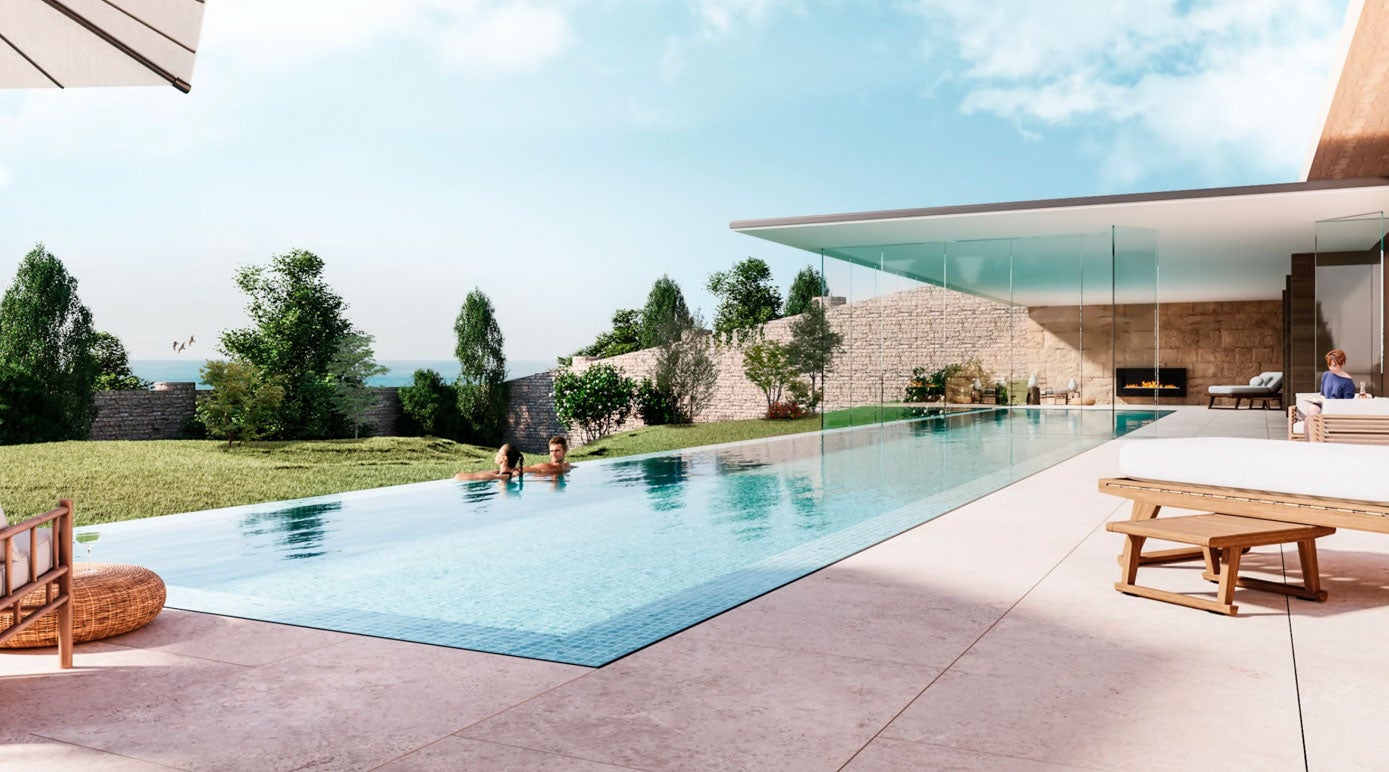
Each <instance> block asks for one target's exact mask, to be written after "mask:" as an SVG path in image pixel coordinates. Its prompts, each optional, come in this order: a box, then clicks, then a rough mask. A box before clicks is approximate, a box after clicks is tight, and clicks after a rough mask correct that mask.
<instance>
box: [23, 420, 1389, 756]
mask: <svg viewBox="0 0 1389 772" xmlns="http://www.w3.org/2000/svg"><path fill="white" fill-rule="evenodd" d="M1283 420H1284V417H1283V415H1282V414H1281V413H1279V412H1277V411H1268V412H1263V411H1239V412H1235V411H1207V410H1204V409H1200V408H1183V409H1180V410H1179V411H1178V413H1177V414H1175V415H1173V416H1170V417H1168V418H1165V419H1163V420H1162V421H1160V422H1158V423H1157V424H1155V425H1153V426H1151V427H1148V429H1145V430H1144V432H1145V433H1150V434H1159V435H1169V436H1179V435H1185V436H1189V435H1231V436H1257V437H1266V436H1267V437H1274V438H1278V437H1281V436H1282V434H1283V431H1284V429H1283V423H1282V422H1283ZM1129 441H1133V442H1137V441H1141V440H1122V441H1116V442H1110V443H1108V444H1106V445H1104V446H1101V447H1099V448H1096V449H1095V450H1092V451H1090V452H1088V453H1085V454H1083V455H1080V456H1077V457H1076V458H1073V459H1071V460H1069V461H1067V462H1065V463H1063V464H1060V465H1057V466H1055V467H1053V468H1051V469H1049V470H1047V471H1045V472H1043V473H1041V474H1038V475H1035V476H1033V477H1031V478H1028V479H1026V480H1024V481H1022V482H1019V483H1017V484H1015V485H1013V486H1011V487H1009V488H1005V489H1003V490H1001V491H998V492H997V493H995V494H993V495H990V496H988V497H986V498H984V499H980V500H979V501H977V502H975V503H973V504H970V505H968V506H965V507H962V508H960V509H958V510H956V511H954V512H952V513H949V514H947V515H945V516H943V517H940V518H938V519H936V520H933V521H931V522H929V523H926V524H925V525H922V526H920V527H918V528H916V529H913V530H911V531H909V532H907V533H905V534H903V535H901V536H898V537H896V538H893V539H890V540H888V541H886V542H883V543H882V544H879V545H877V546H875V547H873V548H870V549H868V550H865V551H863V552H861V553H859V554H857V555H854V556H852V557H850V558H847V559H845V560H843V561H840V562H839V563H836V564H834V565H832V566H829V567H828V568H825V569H823V570H821V571H819V572H818V573H815V574H813V575H811V576H809V577H806V578H804V579H802V580H800V581H797V582H794V583H792V584H790V585H787V586H786V587H784V588H782V589H780V590H777V591H775V592H772V593H770V594H768V595H765V596H763V597H762V598H759V599H757V600H755V601H752V602H750V603H747V604H745V605H743V606H741V607H739V608H736V609H734V610H732V611H729V612H727V613H725V614H722V615H720V616H718V617H715V618H713V619H711V620H709V621H706V622H704V623H703V624H700V625H697V626H695V627H693V628H690V629H688V630H686V631H685V632H683V633H680V634H678V635H676V636H674V637H671V638H669V639H666V640H665V641H662V642H660V643H658V644H656V645H653V646H651V647H649V648H647V649H644V650H642V651H640V652H637V653H635V654H633V655H631V656H629V657H626V658H625V659H622V660H619V661H617V662H615V663H613V664H611V665H609V666H607V667H604V668H600V669H588V668H582V667H575V666H570V665H558V664H552V663H547V662H538V661H531V660H523V659H516V658H512V657H505V656H499V655H491V654H481V653H476V652H470V651H461V650H454V649H447V648H439V647H432V646H424V645H419V644H412V643H401V642H397V641H389V640H381V639H375V638H365V637H360V636H354V635H346V634H341V633H333V632H325V631H320V630H310V629H303V628H296V627H288V626H282V625H274V624H267V623H262V622H252V621H246V620H239V619H232V618H226V617H217V616H211V615H204V614H195V613H188V612H181V611H172V610H169V611H166V612H165V613H164V614H163V615H161V616H160V617H159V618H158V619H157V620H155V622H154V623H152V624H151V625H150V626H149V627H147V628H145V629H143V630H140V631H137V632H135V633H132V634H129V635H125V636H122V637H119V638H114V639H111V640H109V641H105V642H100V643H91V644H84V645H80V646H79V647H78V649H77V657H76V662H77V667H76V669H74V670H71V671H66V672H64V671H59V670H57V668H56V665H57V658H56V656H55V655H54V654H53V653H52V651H51V650H50V651H44V652H33V653H6V654H0V708H2V709H0V768H4V769H7V770H10V769H36V770H64V769H83V770H86V769H103V770H106V769H110V770H157V769H168V768H174V769H257V770H262V769H264V770H277V769H282V770H291V769H301V768H318V769H333V770H338V769H363V770H365V769H383V770H417V769H440V770H445V769H447V770H452V769H488V770H493V769H500V770H510V769H515V770H568V769H577V770H618V769H653V770H654V769H699V770H706V769H787V770H833V769H841V768H844V769H849V770H880V769H882V770H886V769H1007V770H1045V769H1065V768H1079V769H1124V770H1132V769H1158V768H1162V769H1192V768H1204V767H1212V766H1213V767H1216V768H1220V769H1261V770H1297V769H1313V770H1345V769H1383V768H1384V766H1385V764H1386V759H1389V741H1386V739H1385V736H1386V735H1385V732H1384V729H1383V727H1384V725H1385V722H1386V721H1389V643H1386V641H1389V537H1386V536H1382V535H1373V534H1363V533H1356V532H1348V531H1341V532H1338V533H1337V534H1336V535H1334V536H1331V537H1327V538H1325V539H1323V540H1321V542H1320V546H1321V565H1322V571H1323V576H1324V578H1325V580H1326V586H1327V587H1328V589H1329V590H1330V592H1331V596H1330V599H1329V600H1328V601H1327V602H1326V603H1325V604H1315V603H1307V602H1304V601H1298V600H1289V599H1287V598H1285V597H1283V596H1280V595H1274V594H1269V593H1259V592H1253V591H1246V590H1241V591H1239V592H1237V594H1236V602H1237V603H1238V604H1239V605H1240V607H1241V608H1240V614H1241V616H1240V617H1237V618H1227V617H1222V616H1217V615H1214V614H1207V613H1202V612H1200V611H1195V610H1192V609H1188V608H1181V607H1178V606H1173V605H1168V604H1163V603H1157V602H1153V601H1148V600H1142V599H1138V598H1131V597H1127V596H1124V595H1120V594H1119V593H1116V592H1115V591H1114V590H1113V582H1114V581H1115V579H1116V578H1118V566H1117V564H1116V562H1115V555H1116V554H1117V553H1118V551H1119V548H1120V537H1119V536H1118V535H1116V534H1111V533H1107V532H1105V530H1104V523H1105V522H1106V521H1107V520H1110V519H1122V518H1125V517H1127V502H1122V501H1120V500H1118V499H1114V498H1110V497H1107V496H1103V495H1101V494H1099V493H1098V492H1097V491H1096V489H1095V482H1096V479H1097V478H1099V477H1102V476H1107V475H1111V474H1113V473H1114V472H1115V462H1116V458H1117V452H1118V447H1119V445H1120V443H1121V442H1129ZM1289 547H1291V545H1289ZM1288 551H1289V552H1290V553H1291V555H1288V554H1282V555H1280V550H1279V548H1278V547H1265V548H1259V549H1256V550H1255V551H1254V552H1252V553H1251V554H1250V555H1248V556H1247V557H1246V568H1247V569H1249V570H1251V573H1255V574H1256V575H1257V573H1263V574H1265V575H1269V574H1271V575H1272V576H1267V577H1266V578H1275V579H1277V578H1280V577H1281V571H1282V563H1283V561H1284V560H1287V561H1288V565H1289V566H1290V567H1291V566H1295V565H1296V551H1295V549H1291V548H1290V549H1289V550H1288ZM986 564H987V566H989V567H988V568H987V569H986V568H985V565H986ZM1199 573H1200V572H1199V569H1197V568H1196V567H1194V565H1193V564H1179V565H1177V566H1171V567H1164V568H1149V569H1145V575H1146V581H1152V582H1153V583H1155V584H1160V585H1161V586H1164V587H1169V588H1174V589H1186V590H1189V591H1196V592H1202V591H1204V592H1213V588H1214V586H1213V585H1210V584H1209V583H1206V582H1204V581H1202V580H1201V579H1200V576H1199Z"/></svg>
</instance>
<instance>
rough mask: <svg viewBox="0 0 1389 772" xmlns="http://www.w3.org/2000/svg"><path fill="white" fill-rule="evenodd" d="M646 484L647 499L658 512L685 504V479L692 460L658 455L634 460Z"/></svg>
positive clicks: (678, 507) (667, 510) (674, 508)
mask: <svg viewBox="0 0 1389 772" xmlns="http://www.w3.org/2000/svg"><path fill="white" fill-rule="evenodd" d="M633 463H634V464H635V465H636V466H637V468H638V469H639V470H640V471H641V476H642V481H643V482H644V483H645V484H646V500H647V501H648V502H649V503H650V504H651V508H652V509H654V510H656V511H657V512H669V511H671V510H676V509H681V508H683V507H684V506H685V480H686V478H687V477H689V465H690V462H689V461H687V460H686V459H685V457H684V456H656V457H654V458H643V459H641V460H640V461H636V462H633Z"/></svg>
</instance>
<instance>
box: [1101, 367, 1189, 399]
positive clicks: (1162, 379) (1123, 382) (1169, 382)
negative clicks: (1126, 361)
mask: <svg viewBox="0 0 1389 772" xmlns="http://www.w3.org/2000/svg"><path fill="white" fill-rule="evenodd" d="M1114 384H1115V387H1116V388H1115V391H1116V392H1117V393H1118V395H1119V396H1121V397H1151V396H1153V395H1154V394H1157V395H1158V396H1160V397H1185V396H1186V368H1185V367H1158V368H1153V367H1116V368H1114Z"/></svg>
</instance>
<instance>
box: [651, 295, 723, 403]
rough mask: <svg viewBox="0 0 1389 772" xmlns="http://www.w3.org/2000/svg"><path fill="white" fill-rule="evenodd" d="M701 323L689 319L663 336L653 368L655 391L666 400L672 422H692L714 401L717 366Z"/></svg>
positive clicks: (717, 378)
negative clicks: (668, 402) (670, 409)
mask: <svg viewBox="0 0 1389 772" xmlns="http://www.w3.org/2000/svg"><path fill="white" fill-rule="evenodd" d="M701 322H702V320H701V319H699V317H697V316H691V317H688V318H687V320H686V321H685V322H684V326H682V327H680V328H679V330H678V331H677V332H675V333H669V332H668V333H665V334H663V337H664V338H665V343H663V344H662V345H661V350H660V352H659V353H657V355H656V364H655V367H654V368H652V376H653V377H654V381H655V382H654V387H655V389H656V391H658V392H660V393H662V394H664V395H666V396H667V397H668V398H669V401H670V404H671V408H672V411H673V413H674V415H673V416H672V421H673V422H674V423H685V424H688V423H694V420H695V419H696V418H698V417H699V414H700V413H702V412H704V408H706V407H708V405H709V402H710V401H711V400H712V399H713V398H714V387H715V385H717V383H718V380H719V370H718V366H717V365H715V364H714V359H713V357H711V356H709V345H710V341H709V336H708V334H707V333H705V332H704V331H703V330H702V329H700V328H701V327H702V324H701Z"/></svg>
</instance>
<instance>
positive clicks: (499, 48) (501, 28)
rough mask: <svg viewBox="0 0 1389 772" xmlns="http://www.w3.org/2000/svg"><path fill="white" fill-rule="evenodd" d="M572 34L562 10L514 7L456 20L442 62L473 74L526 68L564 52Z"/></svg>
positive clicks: (445, 39)
mask: <svg viewBox="0 0 1389 772" xmlns="http://www.w3.org/2000/svg"><path fill="white" fill-rule="evenodd" d="M572 38H573V34H572V32H571V31H570V27H569V19H568V18H567V17H565V15H564V13H563V12H562V11H560V10H559V9H557V8H539V7H535V6H529V5H510V6H500V7H496V8H490V9H487V10H485V11H482V12H481V13H477V14H472V15H468V16H465V17H463V18H460V19H458V20H457V21H455V22H454V23H453V25H452V26H450V27H449V29H448V30H446V31H445V32H444V33H443V35H442V36H441V39H440V40H439V50H440V53H441V55H442V57H443V59H444V61H446V62H449V63H452V64H458V65H461V66H463V67H465V68H467V69H468V70H470V71H472V72H478V71H483V72H498V73H507V72H528V71H531V70H535V69H537V68H538V67H540V66H541V65H543V64H545V63H546V62H548V61H550V60H551V59H554V58H556V57H558V56H560V55H561V54H563V53H564V52H565V50H566V49H568V48H569V45H570V43H571V42H572Z"/></svg>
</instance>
